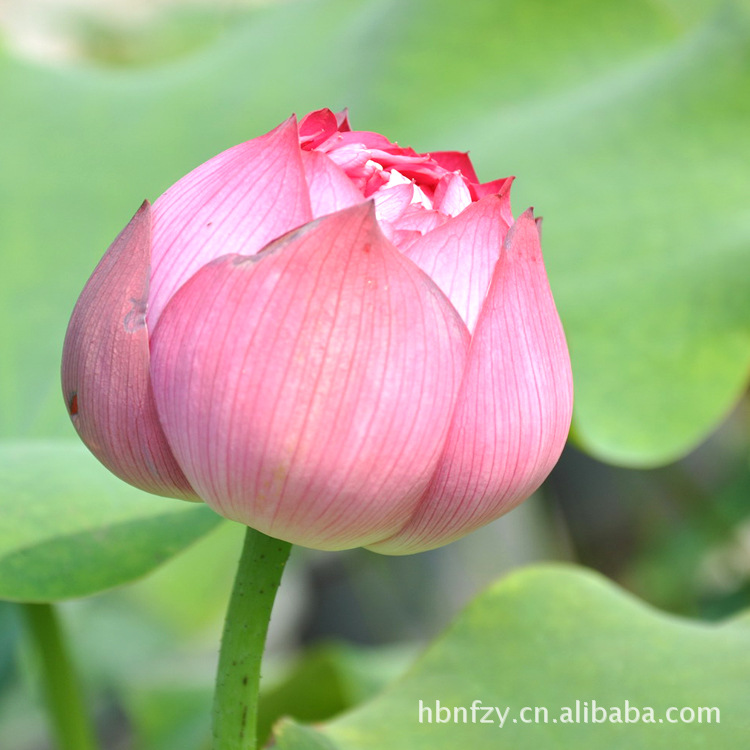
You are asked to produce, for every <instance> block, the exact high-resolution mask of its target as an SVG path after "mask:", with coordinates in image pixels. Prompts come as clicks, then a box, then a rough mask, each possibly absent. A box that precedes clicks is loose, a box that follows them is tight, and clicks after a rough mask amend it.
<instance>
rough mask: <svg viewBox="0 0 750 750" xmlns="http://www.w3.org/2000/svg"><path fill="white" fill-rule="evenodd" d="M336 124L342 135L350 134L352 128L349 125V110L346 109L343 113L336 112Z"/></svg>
mask: <svg viewBox="0 0 750 750" xmlns="http://www.w3.org/2000/svg"><path fill="white" fill-rule="evenodd" d="M336 124H337V125H338V128H339V130H340V131H341V132H342V133H348V132H349V131H350V130H351V129H352V126H351V124H350V123H349V108H348V107H344V109H342V110H341V112H336Z"/></svg>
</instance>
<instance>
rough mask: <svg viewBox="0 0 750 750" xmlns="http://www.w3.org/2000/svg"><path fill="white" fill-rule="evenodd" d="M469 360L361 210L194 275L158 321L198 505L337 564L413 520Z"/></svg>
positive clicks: (436, 306) (162, 410)
mask: <svg viewBox="0 0 750 750" xmlns="http://www.w3.org/2000/svg"><path fill="white" fill-rule="evenodd" d="M467 348H468V332H467V331H466V328H465V326H464V325H463V323H462V322H461V320H460V318H459V317H458V315H456V313H455V311H454V310H453V308H452V307H451V305H450V304H449V303H448V301H447V300H446V299H445V297H444V296H443V295H442V294H441V293H440V291H439V290H438V289H437V288H436V287H435V286H434V285H433V284H432V282H431V281H430V280H429V279H428V278H427V277H426V276H424V274H422V273H421V272H420V271H419V270H418V269H417V268H416V266H414V265H413V264H412V263H411V262H409V261H408V260H406V259H405V258H403V257H402V256H401V255H400V253H399V252H398V251H397V250H396V249H395V248H394V247H393V246H392V245H391V244H390V243H389V242H388V241H387V240H386V239H385V238H384V237H383V235H382V233H381V231H380V229H379V227H378V225H377V221H376V219H375V216H374V212H373V209H372V205H371V204H370V203H364V204H360V205H358V206H355V207H353V208H350V209H346V210H344V211H341V212H338V213H336V214H332V215H330V216H327V217H324V218H322V219H319V220H317V221H315V222H312V223H311V224H308V225H306V226H305V227H302V228H301V229H300V230H298V231H296V232H293V233H291V234H290V235H289V236H287V237H285V238H282V239H280V240H279V241H278V242H276V243H274V244H272V245H270V246H269V247H268V248H267V249H266V250H265V251H264V252H262V253H260V254H258V255H256V256H254V257H252V258H243V257H237V256H232V257H226V258H221V259H219V260H217V261H216V262H214V263H213V264H211V265H210V266H207V267H205V268H203V269H201V270H200V271H199V272H198V273H197V274H196V275H195V276H194V277H193V278H192V279H190V281H189V282H188V283H187V284H185V285H184V286H183V287H182V288H181V289H180V290H179V291H178V292H177V294H176V295H175V296H174V297H173V298H172V300H171V301H170V302H169V304H168V306H167V308H166V309H165V311H164V314H163V315H162V318H161V320H160V321H159V326H158V328H157V330H156V332H155V335H154V337H153V342H152V351H153V367H152V370H153V377H154V388H155V393H156V400H157V404H158V407H159V414H160V416H161V419H162V423H163V424H164V426H165V431H166V434H167V435H168V438H169V442H170V445H171V446H172V448H173V450H174V452H175V455H176V456H177V458H178V461H179V462H180V465H181V466H182V467H183V469H184V470H185V472H186V474H187V475H188V476H189V477H190V480H191V482H192V483H194V486H195V487H196V488H197V490H198V492H199V493H200V495H201V497H203V498H204V499H205V500H206V502H208V503H209V504H210V505H211V506H212V507H214V508H215V509H216V510H217V511H218V512H219V513H221V514H222V515H225V516H227V517H229V518H232V519H234V520H237V521H240V522H242V523H245V524H248V525H250V526H253V527H255V528H258V529H260V530H261V531H263V532H265V533H267V534H270V535H272V536H276V537H279V538H282V539H287V540H289V541H291V542H294V543H297V544H302V545H305V546H309V547H316V548H321V549H342V548H347V547H354V546H358V545H362V544H366V543H368V542H373V541H375V540H377V539H380V538H383V537H387V536H390V535H391V534H393V533H395V532H396V531H397V530H398V529H399V528H401V527H402V526H403V525H404V524H405V523H406V522H407V520H408V518H409V517H410V516H411V514H412V513H413V512H414V509H415V505H416V502H417V501H418V499H419V498H420V497H421V495H422V494H423V492H424V490H425V488H426V487H427V484H428V482H429V481H430V477H431V476H432V474H433V473H434V470H435V467H436V466H437V461H438V458H439V456H440V453H441V450H442V447H443V445H444V443H445V439H446V435H447V430H448V424H449V421H450V416H451V414H452V411H453V409H454V406H455V400H456V395H457V392H458V387H459V384H460V380H461V377H462V372H463V369H464V366H465V360H466V352H467Z"/></svg>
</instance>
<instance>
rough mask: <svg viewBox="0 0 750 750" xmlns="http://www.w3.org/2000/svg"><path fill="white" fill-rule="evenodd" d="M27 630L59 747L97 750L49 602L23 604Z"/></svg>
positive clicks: (68, 655) (54, 613)
mask: <svg viewBox="0 0 750 750" xmlns="http://www.w3.org/2000/svg"><path fill="white" fill-rule="evenodd" d="M22 609H23V614H24V619H25V621H26V626H27V630H28V632H29V635H30V636H31V639H32V641H33V644H34V647H35V651H36V652H37V653H38V655H39V662H40V668H41V679H42V687H43V691H44V697H45V700H46V703H47V710H48V711H49V716H50V721H51V724H52V729H53V732H54V734H55V736H56V739H57V745H58V747H59V748H60V750H96V748H97V747H98V743H97V741H96V739H95V735H94V731H93V728H92V726H91V723H90V722H89V718H88V716H87V714H86V710H85V708H84V701H83V698H82V695H81V690H80V686H79V683H78V678H77V676H76V674H75V672H74V670H73V663H72V661H71V658H70V654H69V653H68V649H67V644H66V642H65V638H64V637H63V633H62V629H61V628H60V622H59V619H58V617H57V612H56V611H55V609H54V607H53V606H52V605H51V604H23V605H22Z"/></svg>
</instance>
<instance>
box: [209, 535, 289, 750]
mask: <svg viewBox="0 0 750 750" xmlns="http://www.w3.org/2000/svg"><path fill="white" fill-rule="evenodd" d="M290 550H291V544H289V542H282V541H280V540H278V539H273V538H271V537H269V536H266V535H265V534H261V533H260V532H259V531H255V530H254V529H250V528H248V530H247V533H246V535H245V543H244V546H243V548H242V556H241V557H240V563H239V567H238V568H237V577H236V578H235V582H234V588H233V590H232V597H231V599H230V601H229V609H228V610H227V617H226V621H225V623H224V635H223V637H222V640H221V652H220V654H219V669H218V674H217V677H216V692H215V693H214V714H213V736H214V744H213V750H255V749H256V747H257V742H258V738H257V723H258V690H259V684H260V665H261V659H262V657H263V648H264V646H265V642H266V633H267V632H268V622H269V620H270V618H271V609H272V608H273V602H274V599H275V598H276V591H277V589H278V587H279V583H280V581H281V575H282V573H283V572H284V565H285V564H286V561H287V559H288V557H289V552H290Z"/></svg>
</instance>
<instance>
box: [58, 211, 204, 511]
mask: <svg viewBox="0 0 750 750" xmlns="http://www.w3.org/2000/svg"><path fill="white" fill-rule="evenodd" d="M150 243H151V212H150V206H149V204H148V203H144V204H143V206H141V208H140V209H139V211H138V212H137V213H136V215H135V216H134V217H133V219H132V220H131V221H130V223H129V224H128V225H127V226H126V227H125V229H123V230H122V232H121V233H120V235H119V236H118V237H117V239H116V240H115V241H114V242H113V243H112V245H111V246H110V248H109V250H107V252H106V254H105V255H104V257H103V258H102V260H101V262H100V263H99V265H98V266H97V267H96V269H95V270H94V273H93V274H92V276H91V278H90V279H89V280H88V282H87V284H86V286H85V287H84V289H83V292H81V296H80V297H79V298H78V302H77V303H76V306H75V309H74V310H73V315H72V317H71V319H70V323H69V325H68V332H67V334H66V336H65V344H64V345H63V358H62V387H63V395H64V396H65V400H66V402H67V404H68V411H69V413H70V416H71V419H72V421H73V425H74V426H75V428H76V430H78V434H79V435H80V436H81V439H82V440H83V442H84V443H85V444H86V445H87V446H88V447H89V449H90V450H91V452H92V453H93V454H94V455H95V456H96V457H97V458H98V459H99V460H100V461H101V462H102V463H103V464H104V465H105V466H106V467H107V468H108V469H109V470H110V471H112V472H113V473H115V474H117V476H119V477H120V478H121V479H124V480H125V481H126V482H129V483H130V484H133V485H135V486H136V487H140V488H141V489H143V490H146V491H147V492H153V493H154V494H157V495H167V496H171V497H182V498H186V499H187V498H189V499H194V498H195V493H194V492H193V490H192V488H191V487H190V484H189V483H188V481H187V479H185V476H184V475H183V473H182V471H181V470H180V468H179V467H178V466H177V462H176V461H175V459H174V456H173V455H172V452H171V451H170V449H169V445H168V444H167V441H166V438H165V437H164V433H163V432H162V429H161V425H160V424H159V418H158V416H157V414H156V407H155V405H154V400H153V393H152V391H151V382H150V376H149V349H148V330H147V328H146V306H147V302H148V286H149V283H148V278H149V253H150Z"/></svg>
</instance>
